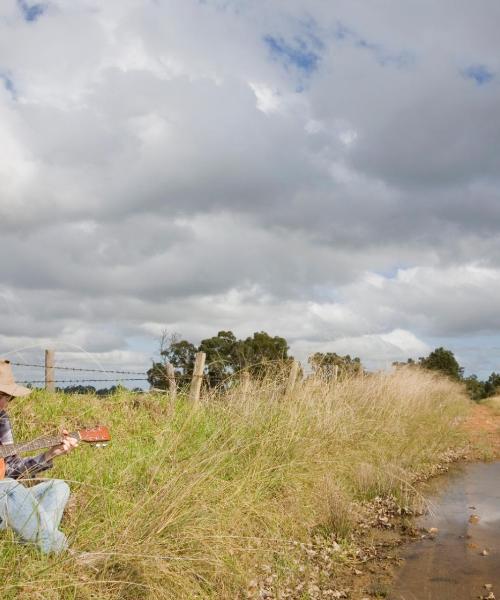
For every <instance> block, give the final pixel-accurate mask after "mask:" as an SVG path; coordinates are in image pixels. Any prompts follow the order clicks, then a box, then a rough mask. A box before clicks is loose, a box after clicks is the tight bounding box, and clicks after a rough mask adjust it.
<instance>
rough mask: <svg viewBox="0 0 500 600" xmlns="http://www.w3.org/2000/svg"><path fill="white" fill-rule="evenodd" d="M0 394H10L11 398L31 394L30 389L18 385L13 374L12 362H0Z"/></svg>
mask: <svg viewBox="0 0 500 600" xmlns="http://www.w3.org/2000/svg"><path fill="white" fill-rule="evenodd" d="M0 392H4V393H5V394H9V396H27V395H28V394H31V390H30V389H28V388H25V387H23V386H22V385H17V383H16V381H15V379H14V375H13V374H12V367H11V366H10V360H0Z"/></svg>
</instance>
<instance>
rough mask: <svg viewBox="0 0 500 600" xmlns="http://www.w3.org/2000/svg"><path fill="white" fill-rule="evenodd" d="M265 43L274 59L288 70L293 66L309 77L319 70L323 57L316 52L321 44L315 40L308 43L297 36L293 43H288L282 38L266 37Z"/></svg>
mask: <svg viewBox="0 0 500 600" xmlns="http://www.w3.org/2000/svg"><path fill="white" fill-rule="evenodd" d="M264 42H265V43H266V45H267V47H268V48H269V50H270V52H271V56H272V57H273V59H275V60H278V61H280V62H282V63H283V64H284V66H285V67H286V68H288V67H290V66H293V67H296V68H297V69H299V70H300V71H302V72H303V73H304V74H307V75H310V74H311V73H313V72H314V71H316V69H317V68H318V63H319V61H320V58H321V57H320V55H319V54H318V52H317V51H316V50H317V49H319V48H318V44H320V42H319V40H316V39H315V38H313V39H312V40H307V41H306V39H304V38H303V37H302V36H295V37H294V38H293V41H287V40H285V39H284V38H282V37H275V36H272V35H266V36H264ZM313 47H315V49H313Z"/></svg>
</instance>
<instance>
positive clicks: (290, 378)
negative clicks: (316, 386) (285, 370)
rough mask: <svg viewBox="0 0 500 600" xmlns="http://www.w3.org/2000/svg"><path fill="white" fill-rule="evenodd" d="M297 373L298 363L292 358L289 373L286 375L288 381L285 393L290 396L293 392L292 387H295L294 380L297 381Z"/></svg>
mask: <svg viewBox="0 0 500 600" xmlns="http://www.w3.org/2000/svg"><path fill="white" fill-rule="evenodd" d="M298 374H299V363H298V362H297V361H296V360H294V361H293V363H292V366H291V367H290V374H289V375H288V382H287V385H286V395H287V396H290V395H291V394H292V392H293V388H294V387H295V382H296V381H297V375H298Z"/></svg>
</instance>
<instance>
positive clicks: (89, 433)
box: [0, 427, 111, 479]
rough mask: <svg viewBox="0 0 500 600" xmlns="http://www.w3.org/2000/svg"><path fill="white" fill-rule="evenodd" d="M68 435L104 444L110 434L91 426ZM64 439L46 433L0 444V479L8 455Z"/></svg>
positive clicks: (99, 444) (54, 444)
mask: <svg viewBox="0 0 500 600" xmlns="http://www.w3.org/2000/svg"><path fill="white" fill-rule="evenodd" d="M68 436H69V437H72V438H75V439H77V440H78V441H79V442H88V443H89V444H96V445H97V446H105V445H106V442H109V440H110V439H111V436H110V434H109V431H108V429H107V427H93V428H92V429H80V430H79V431H74V432H73V433H70V434H68ZM63 439H64V436H63V435H56V436H54V435H46V436H43V437H39V438H37V439H36V440H32V441H31V442H21V443H20V444H0V479H3V478H4V477H5V460H4V459H6V458H7V457H8V456H13V455H14V454H20V453H22V452H31V451H32V450H40V449H42V448H53V447H54V446H58V445H59V444H60V443H61V442H62V441H63Z"/></svg>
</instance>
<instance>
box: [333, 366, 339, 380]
mask: <svg viewBox="0 0 500 600" xmlns="http://www.w3.org/2000/svg"><path fill="white" fill-rule="evenodd" d="M338 378H339V366H338V365H333V381H334V382H335V381H337V379H338Z"/></svg>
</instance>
